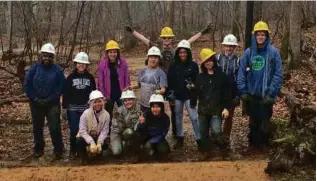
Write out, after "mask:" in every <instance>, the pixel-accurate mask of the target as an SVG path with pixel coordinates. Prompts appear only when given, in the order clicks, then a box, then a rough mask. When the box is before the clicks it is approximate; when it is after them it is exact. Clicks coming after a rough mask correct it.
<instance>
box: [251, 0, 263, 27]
mask: <svg viewBox="0 0 317 181" xmlns="http://www.w3.org/2000/svg"><path fill="white" fill-rule="evenodd" d="M253 3H254V9H253V10H254V15H253V21H254V22H258V21H261V20H262V21H263V15H262V14H263V8H262V7H263V2H262V1H254V2H253Z"/></svg>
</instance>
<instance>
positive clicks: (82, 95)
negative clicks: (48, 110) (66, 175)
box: [62, 52, 96, 159]
mask: <svg viewBox="0 0 317 181" xmlns="http://www.w3.org/2000/svg"><path fill="white" fill-rule="evenodd" d="M73 62H74V63H75V70H74V71H73V72H72V73H71V74H70V75H69V76H68V77H67V79H66V83H65V88H64V93H63V103H62V105H63V117H64V119H67V120H68V125H69V129H70V136H69V139H70V154H69V158H70V159H74V158H75V157H76V155H77V150H76V134H77V133H78V129H79V119H80V116H81V115H82V114H83V112H84V111H85V109H87V108H89V104H88V100H89V94H90V93H91V92H92V91H93V90H96V83H95V79H94V77H93V75H91V74H90V73H89V72H88V70H87V67H88V65H89V64H90V62H89V59H88V55H87V54H86V53H85V52H79V53H78V54H77V55H76V56H75V58H74V59H73ZM66 110H67V111H66Z"/></svg>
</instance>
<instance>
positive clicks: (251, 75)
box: [237, 35, 283, 100]
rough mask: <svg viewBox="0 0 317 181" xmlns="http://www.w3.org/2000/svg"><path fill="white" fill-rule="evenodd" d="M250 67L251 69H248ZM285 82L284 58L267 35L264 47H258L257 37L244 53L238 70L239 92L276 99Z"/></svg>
mask: <svg viewBox="0 0 317 181" xmlns="http://www.w3.org/2000/svg"><path fill="white" fill-rule="evenodd" d="M248 69H249V71H248ZM282 82H283V69H282V60H281V56H280V54H279V52H278V50H277V49H276V48H275V47H273V46H272V45H271V43H270V37H269V36H267V38H266V40H265V43H264V46H263V48H257V43H256V37H255V35H253V36H252V44H251V47H249V48H248V49H247V50H246V51H245V52H244V54H243V57H242V59H241V61H240V68H239V72H238V80H237V84H238V91H239V94H240V95H241V94H249V95H253V96H259V97H262V98H264V97H265V96H267V97H269V98H271V99H274V100H275V99H276V96H277V94H278V92H279V90H280V89H281V86H282Z"/></svg>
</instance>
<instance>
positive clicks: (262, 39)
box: [255, 31, 266, 45]
mask: <svg viewBox="0 0 317 181" xmlns="http://www.w3.org/2000/svg"><path fill="white" fill-rule="evenodd" d="M255 36H256V42H257V43H258V45H263V44H264V42H265V39H266V34H265V32H264V31H257V32H256V34H255Z"/></svg>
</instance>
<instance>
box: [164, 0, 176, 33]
mask: <svg viewBox="0 0 317 181" xmlns="http://www.w3.org/2000/svg"><path fill="white" fill-rule="evenodd" d="M165 3H166V6H167V7H166V13H165V15H166V16H165V23H164V24H165V25H166V26H170V27H173V25H174V4H175V3H174V1H167V2H165Z"/></svg>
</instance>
